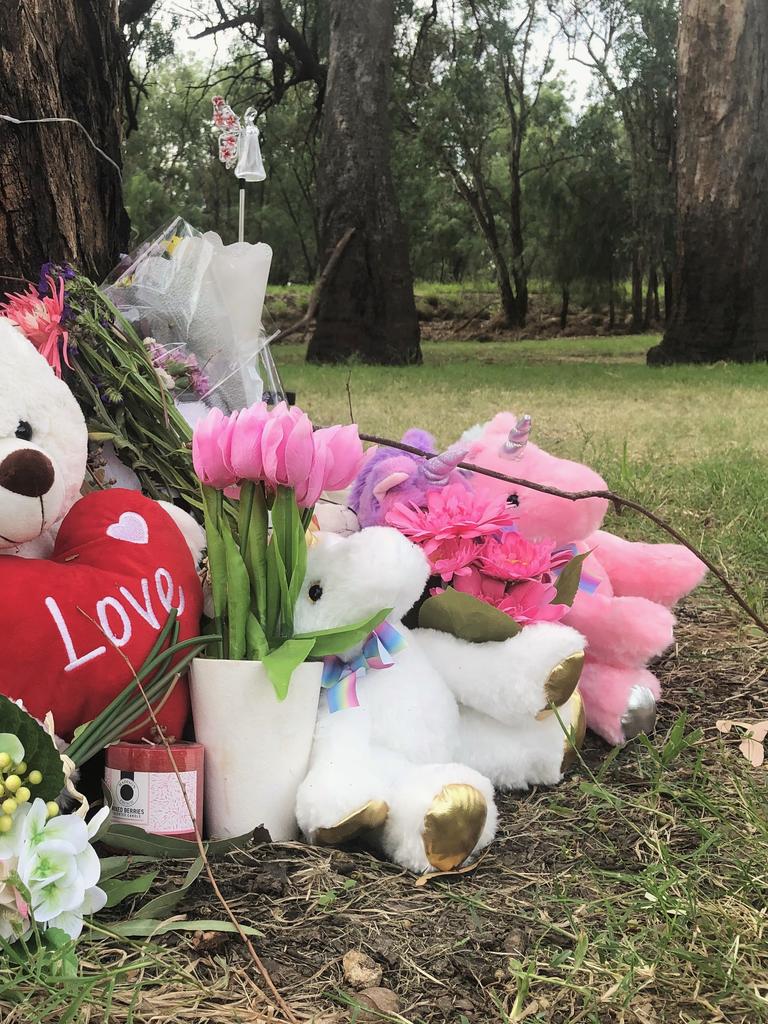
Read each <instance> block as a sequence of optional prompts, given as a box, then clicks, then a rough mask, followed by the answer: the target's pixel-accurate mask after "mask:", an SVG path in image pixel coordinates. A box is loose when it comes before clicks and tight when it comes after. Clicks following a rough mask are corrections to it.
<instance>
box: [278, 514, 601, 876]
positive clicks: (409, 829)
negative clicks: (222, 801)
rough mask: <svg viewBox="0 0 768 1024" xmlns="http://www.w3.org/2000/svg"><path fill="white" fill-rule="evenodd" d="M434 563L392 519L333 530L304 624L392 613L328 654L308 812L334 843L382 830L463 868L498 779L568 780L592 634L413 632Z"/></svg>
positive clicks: (300, 623) (425, 862)
mask: <svg viewBox="0 0 768 1024" xmlns="http://www.w3.org/2000/svg"><path fill="white" fill-rule="evenodd" d="M429 573H430V569H429V564H428V562H427V559H426V557H425V555H424V554H423V552H422V551H421V549H420V548H418V547H417V546H416V545H414V544H412V543H411V542H410V541H409V540H407V539H406V538H405V537H404V536H403V535H402V534H400V533H398V532H397V531H396V530H392V529H389V528H388V527H369V528H368V529H365V530H362V531H361V532H359V533H354V534H352V535H351V536H348V537H345V538H340V537H337V536H333V535H329V534H320V535H318V537H317V540H316V542H315V544H314V545H313V546H312V547H311V548H310V551H309V556H308V566H307V574H306V577H305V580H304V585H303V587H302V590H301V593H300V595H299V599H298V602H297V605H296V611H295V620H294V626H295V629H296V631H297V632H299V633H303V632H315V631H317V630H322V629H329V628H331V627H336V626H340V625H347V624H352V623H353V622H358V621H364V620H365V619H366V618H368V617H371V616H373V615H375V614H376V612H378V611H380V610H381V609H382V608H391V609H392V611H391V613H390V614H389V617H388V620H387V622H386V623H385V624H384V628H383V629H381V628H380V629H377V631H376V633H377V634H378V636H376V637H373V636H372V637H371V638H369V641H368V642H367V643H366V644H365V645H362V647H358V648H356V649H354V650H352V651H349V652H347V653H346V654H345V656H344V657H343V658H342V659H326V665H325V670H324V686H325V687H326V692H327V699H325V698H321V705H320V711H319V715H318V722H317V728H316V734H315V740H314V746H313V751H312V757H311V762H310V770H309V773H308V775H307V777H306V779H305V780H304V782H303V783H302V785H301V787H300V789H299V793H298V798H297V818H298V822H299V825H300V827H301V829H302V831H303V832H304V833H305V835H307V836H308V838H309V839H310V840H311V841H314V842H318V843H321V844H334V843H337V842H342V841H344V840H346V839H349V838H351V837H352V836H353V835H355V834H357V833H358V832H361V831H364V830H375V831H374V832H373V833H372V835H373V837H374V838H375V839H376V841H378V843H379V844H380V845H381V847H382V848H383V850H384V852H385V854H386V855H387V856H388V857H389V858H390V859H392V860H394V861H396V862H397V863H399V864H401V865H402V866H404V867H406V868H408V869H410V870H413V871H418V872H422V871H427V870H431V869H440V870H450V869H452V868H455V867H457V866H458V865H460V864H462V863H463V862H464V861H465V860H467V859H468V858H470V857H471V856H473V855H475V854H477V853H478V852H479V851H480V850H482V849H483V848H484V847H485V846H487V845H488V844H489V843H490V842H491V841H492V839H493V837H494V834H495V829H496V806H495V803H494V798H493V784H494V783H495V784H497V785H500V786H512V787H519V788H525V787H526V786H528V785H532V784H535V783H555V782H557V781H559V779H560V778H561V774H562V764H563V755H564V749H565V736H564V729H565V730H568V729H569V728H570V727H571V724H572V716H573V707H572V703H571V697H572V694H574V691H575V688H576V684H577V682H578V676H579V672H580V668H581V663H582V661H583V657H584V654H583V647H584V642H583V638H582V637H581V636H580V635H579V634H578V633H577V632H576V631H575V630H573V629H570V628H568V627H565V626H560V625H554V624H550V623H541V624H537V625H534V626H530V627H527V628H526V629H524V630H522V631H521V632H520V633H519V634H518V635H517V636H515V637H513V638H512V639H510V640H506V641H503V642H500V643H479V644H471V643H468V642H466V641H462V640H458V639H457V638H455V637H453V636H449V635H448V634H445V633H439V632H436V631H434V630H425V629H417V630H408V629H406V627H405V626H403V625H402V622H401V620H402V618H403V616H404V615H405V614H406V613H407V612H408V611H409V609H410V608H411V607H412V606H413V605H414V604H415V602H416V601H417V600H418V598H419V597H420V596H421V594H422V592H423V590H424V587H425V585H426V582H427V579H428V577H429ZM350 677H351V681H350ZM552 703H554V704H555V705H556V706H558V707H559V711H558V713H557V714H555V713H554V712H553V711H552V710H551V709H550V705H551V704H552ZM561 722H562V724H561ZM481 773H482V774H481Z"/></svg>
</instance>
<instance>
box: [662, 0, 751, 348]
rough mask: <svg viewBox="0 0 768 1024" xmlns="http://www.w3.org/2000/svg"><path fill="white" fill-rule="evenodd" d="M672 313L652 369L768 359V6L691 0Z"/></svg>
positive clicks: (686, 2) (681, 101)
mask: <svg viewBox="0 0 768 1024" xmlns="http://www.w3.org/2000/svg"><path fill="white" fill-rule="evenodd" d="M677 60H678V111H679V115H678V117H679V121H678V123H679V135H678V143H677V251H676V267H675V276H674V307H673V311H672V317H671V321H670V324H669V327H668V329H667V332H666V334H665V336H664V340H663V341H662V343H661V344H660V345H657V346H656V347H655V348H653V349H651V350H650V352H649V353H648V362H649V363H651V364H663V363H678V362H689V363H706V362H714V361H716V360H720V359H730V360H735V361H739V362H751V361H754V360H758V359H759V360H763V359H768V4H766V3H765V0H731V2H730V3H728V4H724V3H722V0H683V4H682V10H681V16H680V30H679V37H678V57H677Z"/></svg>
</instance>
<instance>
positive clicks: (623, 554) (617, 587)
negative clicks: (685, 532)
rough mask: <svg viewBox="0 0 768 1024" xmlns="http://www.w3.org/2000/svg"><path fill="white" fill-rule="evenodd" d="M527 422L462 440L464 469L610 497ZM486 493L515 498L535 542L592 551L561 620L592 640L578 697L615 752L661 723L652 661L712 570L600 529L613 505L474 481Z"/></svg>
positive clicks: (507, 417)
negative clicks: (471, 466)
mask: <svg viewBox="0 0 768 1024" xmlns="http://www.w3.org/2000/svg"><path fill="white" fill-rule="evenodd" d="M529 431H530V418H529V417H523V418H522V419H521V420H518V419H517V418H516V417H515V416H514V414H512V413H499V414H498V415H497V416H496V417H495V418H494V419H493V420H491V422H490V423H487V424H486V425H485V427H483V428H481V430H480V433H479V434H478V433H477V431H470V432H468V434H467V435H465V437H464V438H462V442H461V443H462V445H465V447H468V452H467V456H466V461H467V462H472V463H475V464H476V465H479V466H483V467H484V468H485V469H493V470H496V471H497V472H500V473H504V474H506V475H507V476H514V477H518V478H520V479H522V480H530V481H532V482H534V483H541V484H546V485H548V486H551V487H557V488H558V489H560V490H563V491H584V490H590V491H592V490H606V489H607V484H606V483H605V481H604V480H603V478H602V477H601V476H598V474H597V473H595V472H594V470H592V469H589V468H588V467H587V466H584V465H581V464H580V463H578V462H570V461H568V460H567V459H560V458H557V457H555V456H554V455H550V454H549V453H547V452H545V451H543V450H542V449H541V448H538V447H537V446H536V445H535V444H533V443H531V442H530V440H529V439H528V434H529ZM472 486H473V488H475V489H476V490H477V491H479V492H481V493H482V492H483V491H486V492H492V493H494V494H498V493H499V491H500V490H501V491H503V492H504V493H505V494H507V495H508V496H510V495H511V493H512V492H514V497H515V499H516V501H517V504H518V511H519V513H520V517H519V519H518V521H517V522H516V524H515V525H516V527H517V529H518V530H519V531H520V533H521V534H522V535H523V536H524V537H527V538H528V539H529V540H537V539H543V538H551V539H552V540H554V542H555V544H556V545H557V547H558V548H564V547H571V549H572V550H574V551H575V552H584V551H591V552H592V553H591V554H590V555H589V556H588V557H587V558H586V560H585V562H584V565H583V571H582V583H581V587H580V589H579V592H578V594H577V595H576V599H575V601H574V603H573V607H572V608H571V610H570V611H569V612H568V615H567V616H566V617H565V619H564V620H563V621H564V622H565V623H567V624H568V625H570V626H573V627H574V628H575V629H577V630H578V631H579V632H580V633H583V634H584V636H585V637H586V638H587V642H588V647H587V658H586V663H585V666H584V671H583V673H582V676H581V682H580V684H579V689H580V690H581V694H582V698H583V700H584V706H585V709H586V713H587V723H588V725H589V726H590V728H592V729H593V730H594V731H595V732H597V733H599V734H600V735H601V736H602V737H603V738H604V739H606V740H608V742H609V743H619V744H622V743H625V742H626V741H627V740H628V739H631V738H632V737H633V736H636V735H637V734H638V733H639V732H649V731H650V730H651V729H652V728H653V726H654V724H655V721H656V702H657V701H658V699H659V696H660V690H661V688H660V684H659V680H658V679H657V678H656V676H655V675H653V673H652V672H650V671H649V670H648V668H647V664H648V662H649V661H650V660H651V659H652V658H655V657H657V656H658V655H660V654H662V653H663V652H664V651H665V650H666V649H667V648H668V647H669V646H670V645H671V643H672V630H673V627H674V624H675V619H674V616H673V615H672V612H671V611H670V609H671V608H672V606H673V605H675V604H676V603H677V602H678V601H679V600H680V599H681V598H682V597H684V596H685V595H686V594H688V593H690V591H691V590H693V589H694V588H695V587H696V586H698V584H699V583H700V582H701V580H702V579H703V577H704V574H705V572H706V568H705V566H704V565H703V564H702V563H701V561H699V559H698V558H696V557H695V555H693V554H692V553H691V552H690V551H688V550H687V548H684V547H682V546H681V545H678V544H638V543H630V542H629V541H626V540H622V539H621V538H620V537H616V536H614V535H613V534H611V533H608V532H606V531H605V530H601V529H600V526H601V524H602V522H603V518H604V516H605V513H606V511H607V507H608V502H607V501H606V500H605V499H602V498H587V499H585V500H583V501H576V502H574V501H568V500H567V499H565V498H557V497H554V496H553V495H549V494H541V493H539V492H537V491H534V490H531V489H529V488H526V487H513V486H511V485H509V484H505V483H504V482H503V481H500V480H494V479H493V478H491V477H486V476H481V475H480V474H475V475H474V476H473V477H472Z"/></svg>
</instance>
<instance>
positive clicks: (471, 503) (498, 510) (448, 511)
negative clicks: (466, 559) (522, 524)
mask: <svg viewBox="0 0 768 1024" xmlns="http://www.w3.org/2000/svg"><path fill="white" fill-rule="evenodd" d="M516 518H517V513H516V512H515V509H514V507H513V506H512V505H510V504H509V503H508V502H507V501H506V500H505V499H504V498H503V497H491V496H488V495H482V496H481V495H479V494H474V493H473V492H472V491H469V490H467V488H465V487H463V486H462V485H461V484H449V485H448V486H447V487H442V488H440V489H436V490H434V491H430V492H429V494H428V495H427V507H426V508H425V509H424V508H419V507H418V506H416V505H413V504H403V503H402V502H400V503H398V504H397V505H395V506H393V508H391V509H390V511H389V512H388V513H387V520H386V521H387V525H388V526H394V527H395V529H397V530H399V531H400V532H401V533H404V534H405V535H406V537H410V539H411V540H412V541H414V543H416V544H419V545H421V546H422V547H423V548H424V550H425V552H426V553H427V554H431V553H432V552H433V551H434V550H435V549H436V548H437V547H439V545H440V544H442V543H443V541H447V540H455V539H457V538H464V539H466V540H473V539H474V538H475V537H483V536H487V535H489V534H493V533H498V532H499V531H500V530H502V529H503V528H504V527H506V526H511V525H512V523H514V521H515V519H516Z"/></svg>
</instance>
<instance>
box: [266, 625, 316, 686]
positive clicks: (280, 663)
mask: <svg viewBox="0 0 768 1024" xmlns="http://www.w3.org/2000/svg"><path fill="white" fill-rule="evenodd" d="M314 646H315V641H314V639H312V638H310V639H309V640H300V639H299V638H298V637H294V638H293V639H292V640H286V641H285V643H283V644H281V645H280V647H277V648H276V649H275V650H274V651H270V653H269V654H268V655H267V656H266V658H264V660H263V662H262V664H263V665H264V669H265V671H266V673H267V675H268V676H269V681H270V682H271V683H272V685H273V686H274V688H275V695H276V697H277V699H278V700H285V698H286V697H287V695H288V687H289V686H290V683H291V676H292V675H293V673H294V670H295V669H296V668H298V667H299V665H301V664H303V663H304V662H305V661H306V660H307V658H308V657H309V655H310V653H311V651H312V648H313V647H314Z"/></svg>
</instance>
